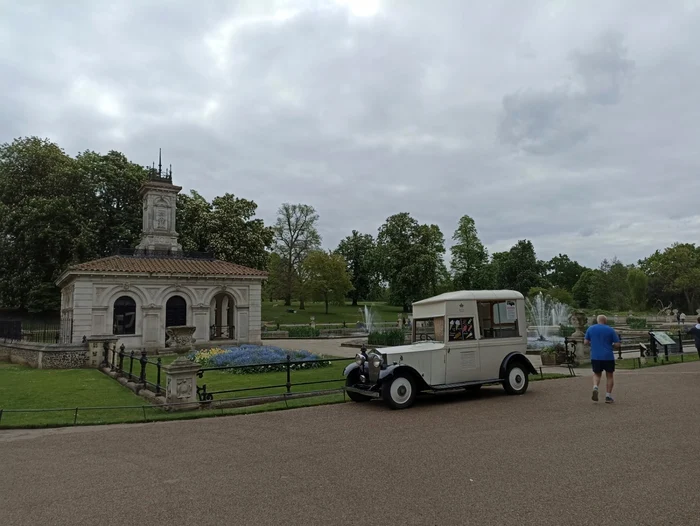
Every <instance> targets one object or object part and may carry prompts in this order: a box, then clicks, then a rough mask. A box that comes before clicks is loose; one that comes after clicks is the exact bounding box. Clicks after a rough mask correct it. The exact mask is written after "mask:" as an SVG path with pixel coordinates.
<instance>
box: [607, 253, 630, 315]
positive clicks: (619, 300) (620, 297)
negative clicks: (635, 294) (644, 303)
mask: <svg viewBox="0 0 700 526" xmlns="http://www.w3.org/2000/svg"><path fill="white" fill-rule="evenodd" d="M607 274H608V279H607V285H608V296H609V298H610V304H611V308H612V309H614V310H616V311H622V310H627V308H628V307H629V297H630V290H629V284H628V282H627V276H628V274H629V269H628V268H627V267H626V266H625V265H623V264H622V263H621V262H620V261H619V260H618V259H617V258H613V261H612V262H611V263H610V268H609V270H608V273H607Z"/></svg>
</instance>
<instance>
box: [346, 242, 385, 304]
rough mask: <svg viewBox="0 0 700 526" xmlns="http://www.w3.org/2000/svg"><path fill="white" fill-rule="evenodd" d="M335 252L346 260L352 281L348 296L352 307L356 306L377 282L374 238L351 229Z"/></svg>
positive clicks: (366, 296)
mask: <svg viewBox="0 0 700 526" xmlns="http://www.w3.org/2000/svg"><path fill="white" fill-rule="evenodd" d="M336 252H337V253H338V254H340V255H341V256H343V257H344V258H345V260H346V261H347V264H348V271H349V272H350V276H351V278H350V279H351V281H352V290H351V291H350V297H351V299H352V305H353V307H354V306H357V302H358V301H359V300H362V299H367V298H368V297H369V295H370V293H371V291H372V287H373V286H374V285H375V283H376V282H377V271H376V246H375V243H374V239H373V238H372V236H371V235H369V234H360V233H359V232H358V231H357V230H353V231H352V234H351V235H349V236H348V237H346V238H345V239H343V240H342V241H341V242H340V243H339V244H338V248H337V249H336Z"/></svg>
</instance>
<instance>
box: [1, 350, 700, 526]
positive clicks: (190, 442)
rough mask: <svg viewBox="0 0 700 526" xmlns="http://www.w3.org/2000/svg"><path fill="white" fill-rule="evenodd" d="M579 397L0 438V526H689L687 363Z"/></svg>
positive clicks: (694, 472)
mask: <svg viewBox="0 0 700 526" xmlns="http://www.w3.org/2000/svg"><path fill="white" fill-rule="evenodd" d="M589 387H590V385H589V379H587V378H571V379H562V380H551V381H545V382H536V383H533V384H531V389H530V391H528V393H527V394H526V395H525V396H521V397H509V396H506V395H504V394H503V390H502V389H500V388H498V387H493V388H487V389H484V390H483V392H482V393H481V394H479V395H472V394H459V395H443V396H440V397H432V396H428V397H426V398H425V399H424V400H421V401H420V402H419V403H418V404H417V405H416V406H415V407H413V408H411V409H409V410H407V411H391V410H389V409H387V408H386V407H384V406H383V405H382V404H380V403H376V402H371V403H369V404H355V403H348V404H341V405H335V406H325V407H315V408H306V409H297V410H289V411H281V412H274V413H265V414H258V415H249V416H234V417H219V418H215V419H205V420H198V421H183V422H167V423H155V424H134V425H129V426H113V427H91V428H75V429H62V430H42V431H4V432H0V466H1V467H2V470H1V471H0V510H1V512H0V513H1V515H0V517H1V518H0V523H1V524H2V525H3V526H26V525H44V524H51V525H52V526H62V525H71V526H73V525H76V524H77V525H85V526H91V525H122V524H123V525H126V524H152V525H161V524H163V525H166V524H197V525H198V526H208V525H222V524H235V525H236V526H240V525H280V524H294V525H297V524H298V525H323V526H333V525H355V524H401V525H420V526H426V525H446V526H453V525H460V526H461V525H480V526H482V525H499V526H500V525H503V524H524V525H557V526H560V525H562V524H566V525H590V524H595V525H596V526H604V525H616V526H619V525H634V526H641V525H660V524H664V525H689V524H697V523H698V516H699V514H700V502H698V499H697V488H696V486H697V480H698V473H700V455H698V453H697V437H698V436H699V435H700V418H698V411H697V404H698V400H700V363H689V364H681V365H671V366H666V367H658V368H654V369H649V370H644V371H643V372H636V373H633V372H630V373H626V374H625V375H621V376H620V378H619V379H618V386H617V388H616V394H617V398H618V401H617V403H616V405H612V406H611V405H605V404H603V403H601V402H599V403H597V404H596V403H593V402H592V401H591V400H590V398H589V393H590V390H589Z"/></svg>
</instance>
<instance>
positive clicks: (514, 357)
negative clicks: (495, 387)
mask: <svg viewBox="0 0 700 526" xmlns="http://www.w3.org/2000/svg"><path fill="white" fill-rule="evenodd" d="M511 363H517V364H518V365H520V367H522V368H523V369H525V372H526V373H528V374H537V369H535V366H534V365H532V362H531V361H530V360H529V359H528V357H527V356H525V355H524V354H522V353H519V352H512V353H509V354H507V355H506V357H505V358H503V361H502V362H501V369H500V372H499V373H500V374H499V376H500V378H501V379H502V380H503V379H504V378H505V377H506V371H507V370H508V366H509V365H510V364H511Z"/></svg>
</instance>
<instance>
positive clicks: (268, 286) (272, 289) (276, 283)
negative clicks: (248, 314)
mask: <svg viewBox="0 0 700 526" xmlns="http://www.w3.org/2000/svg"><path fill="white" fill-rule="evenodd" d="M283 269H284V264H283V263H282V258H281V257H280V255H279V254H277V253H276V252H272V253H271V254H270V257H269V259H268V262H267V272H268V277H267V280H265V282H264V284H263V297H265V298H268V299H269V300H270V301H274V300H276V299H279V298H282V297H284V280H283Z"/></svg>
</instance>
